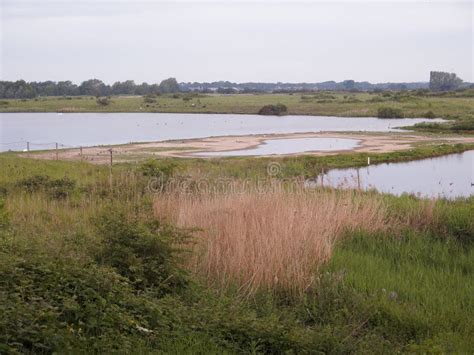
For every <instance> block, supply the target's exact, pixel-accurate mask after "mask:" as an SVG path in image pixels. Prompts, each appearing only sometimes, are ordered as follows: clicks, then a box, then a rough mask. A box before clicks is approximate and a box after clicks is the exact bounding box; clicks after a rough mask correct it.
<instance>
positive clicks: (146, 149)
mask: <svg viewBox="0 0 474 355" xmlns="http://www.w3.org/2000/svg"><path fill="white" fill-rule="evenodd" d="M318 137H319V138H323V137H324V138H349V139H357V140H359V141H360V143H359V146H358V147H356V148H354V149H350V150H339V151H330V152H328V151H324V152H322V151H319V152H318V151H313V152H305V153H296V154H287V155H301V154H311V155H334V154H339V153H343V152H349V151H354V152H378V153H382V152H394V151H399V150H406V149H411V148H413V147H414V146H416V145H420V144H442V143H451V144H454V143H474V137H472V136H470V137H463V136H440V135H423V134H416V133H412V132H410V133H344V132H337V133H334V132H322V133H291V134H264V135H249V136H223V137H209V138H199V139H186V140H171V141H163V142H150V143H133V144H125V145H116V146H99V147H88V148H83V150H82V157H81V153H80V150H79V149H64V150H59V152H58V159H59V160H76V161H77V160H81V159H82V160H84V161H88V162H91V163H95V164H107V163H109V162H110V151H109V150H110V149H112V152H113V160H114V162H133V161H137V160H142V159H147V158H151V157H180V158H192V157H194V158H196V157H200V154H199V153H203V152H219V151H231V150H243V149H249V148H254V147H256V146H258V145H259V144H261V143H262V142H263V141H265V140H268V139H288V138H318ZM22 155H23V154H22ZM23 156H25V155H23ZM29 156H30V157H32V158H37V159H48V160H53V159H56V152H55V151H43V152H34V153H31V152H30V153H29ZM206 159H215V157H213V158H209V157H206Z"/></svg>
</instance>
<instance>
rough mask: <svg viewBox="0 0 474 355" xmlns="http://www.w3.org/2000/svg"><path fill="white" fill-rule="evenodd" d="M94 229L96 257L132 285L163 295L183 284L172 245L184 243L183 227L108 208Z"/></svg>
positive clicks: (184, 279)
mask: <svg viewBox="0 0 474 355" xmlns="http://www.w3.org/2000/svg"><path fill="white" fill-rule="evenodd" d="M97 231H98V234H99V236H100V238H101V240H102V246H101V248H100V250H99V251H98V253H97V256H96V259H97V261H98V262H99V263H100V264H102V265H106V266H110V267H112V268H114V269H115V270H116V271H117V272H118V273H119V274H120V275H122V276H124V277H126V278H127V279H129V280H130V282H131V284H132V285H133V286H134V288H135V289H137V290H145V289H151V288H153V292H154V293H157V294H158V295H160V296H163V295H165V294H167V293H170V292H172V291H178V290H181V289H184V288H185V286H186V284H187V278H186V275H185V273H184V272H183V271H182V270H181V268H179V267H178V262H177V257H178V254H179V253H180V249H178V248H177V247H175V245H182V244H183V243H186V240H187V239H188V237H189V236H188V234H187V232H186V231H185V230H179V229H176V228H173V227H171V226H168V225H161V224H160V223H159V222H158V221H156V220H154V221H150V222H146V223H144V222H139V221H137V220H127V218H126V216H125V215H124V214H123V213H120V212H111V213H110V214H106V215H102V216H101V217H99V218H98V220H97Z"/></svg>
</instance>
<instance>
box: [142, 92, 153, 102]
mask: <svg viewBox="0 0 474 355" xmlns="http://www.w3.org/2000/svg"><path fill="white" fill-rule="evenodd" d="M143 101H144V102H145V103H147V104H152V103H155V102H156V95H154V94H148V95H146V96H143Z"/></svg>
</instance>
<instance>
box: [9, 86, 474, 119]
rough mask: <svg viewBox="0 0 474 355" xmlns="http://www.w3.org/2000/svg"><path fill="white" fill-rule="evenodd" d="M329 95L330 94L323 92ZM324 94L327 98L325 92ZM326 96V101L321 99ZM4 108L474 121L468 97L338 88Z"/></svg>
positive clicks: (57, 100) (35, 102) (44, 101)
mask: <svg viewBox="0 0 474 355" xmlns="http://www.w3.org/2000/svg"><path fill="white" fill-rule="evenodd" d="M323 94H324V95H323ZM321 95H323V96H321ZM321 97H324V99H321ZM4 101H5V102H8V103H7V104H4V105H1V107H0V111H1V112H183V113H235V114H257V113H258V111H259V110H260V109H261V108H262V107H263V106H265V105H278V104H282V105H285V106H286V107H287V108H288V114H290V115H321V116H355V117H377V111H378V109H379V108H381V107H386V106H389V107H391V108H393V109H397V110H401V112H402V113H403V115H404V117H425V116H426V113H427V112H429V111H432V112H433V113H434V115H435V116H436V117H443V118H453V119H457V118H460V119H462V118H463V119H469V120H472V119H474V116H473V112H474V98H473V97H469V96H468V97H463V96H417V95H415V94H410V93H391V94H389V95H388V96H387V95H381V94H373V93H347V92H332V93H330V94H325V93H314V94H311V93H309V94H308V93H304V94H299V93H295V94H258V95H257V94H255V95H252V94H248V95H246V94H239V95H217V94H212V95H204V96H201V97H199V98H193V99H192V100H190V101H185V100H183V99H182V98H173V96H172V95H163V96H160V97H158V98H157V102H156V103H152V104H147V103H145V102H144V99H143V97H141V96H126V97H121V96H118V97H113V98H112V100H111V101H112V103H111V104H109V105H107V106H100V105H98V104H97V103H96V100H95V98H90V97H71V98H70V99H64V98H62V97H44V98H38V99H30V100H4Z"/></svg>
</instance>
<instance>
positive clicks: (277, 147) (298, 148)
mask: <svg viewBox="0 0 474 355" xmlns="http://www.w3.org/2000/svg"><path fill="white" fill-rule="evenodd" d="M359 142H360V141H359V140H356V139H346V138H288V139H286V138H283V139H269V140H266V141H264V142H263V143H262V144H260V145H259V146H257V147H255V148H251V149H244V150H232V151H226V152H206V153H196V154H195V155H199V156H206V157H232V156H257V155H272V154H293V153H302V152H313V151H314V152H316V151H320V152H325V151H339V150H350V149H354V148H356V147H357V146H358V144H359Z"/></svg>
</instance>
